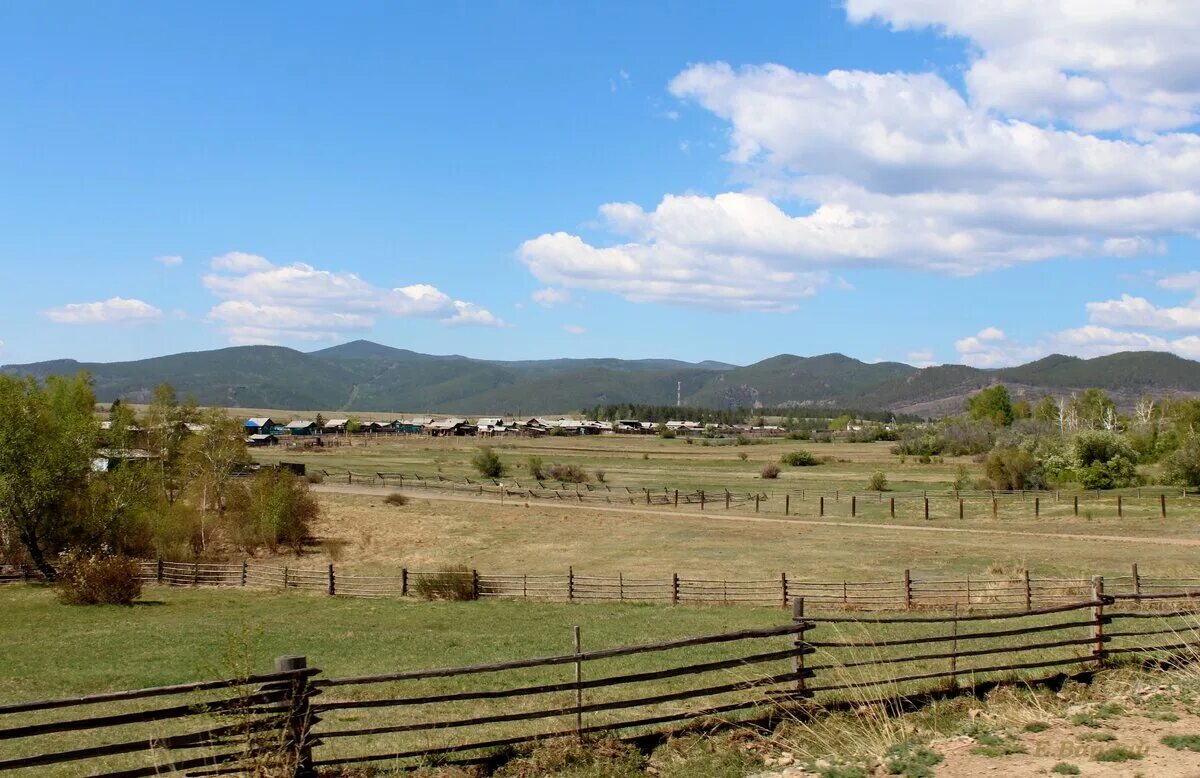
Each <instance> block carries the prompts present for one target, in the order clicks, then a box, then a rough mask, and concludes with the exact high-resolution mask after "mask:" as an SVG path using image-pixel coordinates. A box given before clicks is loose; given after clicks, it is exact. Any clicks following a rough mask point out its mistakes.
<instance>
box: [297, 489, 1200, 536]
mask: <svg viewBox="0 0 1200 778" xmlns="http://www.w3.org/2000/svg"><path fill="white" fill-rule="evenodd" d="M312 489H313V491H314V492H327V493H335V494H363V495H379V496H383V495H386V494H390V493H392V492H394V491H396V488H395V487H381V486H353V485H349V484H315V485H314V486H313V487H312ZM404 491H405V493H407V494H411V495H413V496H419V497H420V498H421V499H423V500H431V501H442V502H470V503H488V504H492V505H496V504H498V501H497V500H493V499H487V498H479V497H470V496H467V495H461V494H445V493H440V492H437V491H435V490H432V489H411V488H406V489H405V490H404ZM509 504H524V502H523V501H521V500H520V499H519V498H516V499H513V500H510V501H509ZM571 508H572V510H579V511H596V512H600V513H624V514H633V515H643V516H674V517H678V518H686V519H700V518H703V519H708V520H710V521H716V522H742V523H745V522H753V523H764V524H786V525H789V526H798V527H845V528H848V529H870V530H876V531H893V532H903V533H912V532H932V533H949V534H962V535H992V536H997V537H1026V538H1044V539H1046V540H1075V541H1079V540H1082V541H1088V542H1110V543H1132V544H1138V543H1141V544H1147V545H1158V546H1184V547H1196V548H1200V539H1192V538H1171V537H1136V536H1133V535H1104V534H1096V535H1085V534H1080V533H1062V532H1028V531H1023V530H1003V529H983V528H979V527H926V526H922V525H919V524H880V523H868V522H860V521H843V520H833V519H820V520H813V519H798V518H775V517H769V516H755V515H753V514H739V513H728V512H725V511H723V510H722V511H721V512H720V513H716V512H712V513H704V514H700V513H698V512H684V511H677V510H649V511H647V510H644V509H639V508H624V507H620V506H613V505H572V506H571Z"/></svg>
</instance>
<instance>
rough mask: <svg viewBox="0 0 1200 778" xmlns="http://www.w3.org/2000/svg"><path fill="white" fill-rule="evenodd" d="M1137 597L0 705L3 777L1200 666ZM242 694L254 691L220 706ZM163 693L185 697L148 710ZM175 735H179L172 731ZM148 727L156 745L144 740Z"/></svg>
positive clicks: (132, 769)
mask: <svg viewBox="0 0 1200 778" xmlns="http://www.w3.org/2000/svg"><path fill="white" fill-rule="evenodd" d="M1142 597H1143V599H1148V598H1153V599H1155V600H1157V601H1159V602H1162V603H1164V607H1163V609H1160V610H1159V611H1153V612H1151V611H1131V610H1129V609H1128V607H1127V606H1128V603H1129V602H1130V600H1131V597H1130V596H1129V595H1123V594H1118V595H1114V594H1111V593H1106V592H1105V588H1104V581H1103V580H1102V579H1100V578H1096V579H1093V580H1092V581H1090V582H1089V592H1088V596H1086V597H1084V598H1080V599H1076V600H1074V601H1072V602H1068V603H1064V604H1060V605H1056V606H1052V607H1044V608H1035V609H1033V610H1018V611H1009V612H1002V613H990V614H967V615H963V614H961V613H951V614H944V613H943V614H917V615H907V616H898V615H893V616H885V615H875V616H866V617H859V616H853V615H851V616H820V615H813V614H810V613H806V611H805V600H804V599H801V598H797V599H796V600H794V601H793V603H792V618H791V620H790V622H788V623H784V624H780V625H778V626H772V627H764V628H756V629H745V630H738V631H734V632H725V633H719V634H711V635H702V636H696V637H687V638H682V639H673V640H666V641H660V642H655V643H643V644H640V645H627V646H615V647H605V648H599V649H594V650H592V649H589V650H584V648H583V639H582V638H583V637H584V636H583V635H582V634H581V630H580V628H579V627H576V628H574V630H573V633H572V635H571V636H570V645H571V646H572V650H571V651H569V652H565V653H560V654H554V655H549V656H538V657H527V658H516V659H512V660H508V661H501V662H492V663H488V664H476V665H468V666H458V667H441V668H428V669H417V670H407V669H396V670H388V671H384V672H380V673H378V674H374V675H365V676H354V677H327V676H325V675H323V674H321V673H320V671H318V670H315V669H310V668H308V667H307V666H306V665H307V661H306V659H305V658H303V657H283V658H281V659H280V660H278V661H277V666H276V672H274V673H271V674H268V675H263V676H257V677H250V678H242V679H232V680H221V681H212V682H202V683H194V684H183V685H179V686H170V687H159V688H154V689H141V690H135V691H129V692H112V693H107V694H98V695H92V696H89V697H79V698H68V699H58V700H44V701H39V702H27V703H8V704H0V771H8V770H16V769H21V768H29V769H31V770H32V769H39V770H40V769H42V768H46V767H48V766H52V765H59V764H73V763H78V762H81V761H86V762H88V772H89V774H93V775H104V776H122V777H125V776H149V775H158V774H163V773H168V772H173V771H180V770H190V771H192V772H191V774H196V775H212V774H216V773H219V772H234V771H238V770H242V769H245V768H246V767H247V766H248V764H250V763H257V764H261V763H262V760H281V761H282V762H284V763H285V765H286V772H288V773H294V774H296V775H301V774H306V775H311V774H313V773H312V772H311V771H312V770H314V769H315V770H322V769H324V768H335V767H338V768H340V767H342V766H345V765H354V764H364V763H385V764H386V765H387V766H389V767H392V768H400V767H404V766H406V765H411V764H414V763H415V762H416V761H417V760H428V759H430V758H437V759H442V760H446V759H459V760H464V761H469V760H471V759H481V758H495V753H496V749H499V748H503V747H511V746H518V745H520V744H525V743H530V742H533V741H538V740H543V739H548V738H555V737H564V736H570V737H584V736H588V735H594V734H598V733H614V734H617V735H622V736H624V735H630V734H646V733H648V732H655V731H660V730H662V729H664V728H669V727H670V726H671V725H674V724H676V723H678V722H684V721H688V720H692V719H698V718H705V719H711V718H717V719H720V720H728V719H731V718H734V719H737V718H745V717H746V716H756V717H759V718H763V717H773V718H774V720H776V721H777V720H779V719H780V717H787V716H794V717H798V718H804V717H811V716H815V715H819V713H820V712H821V711H822V710H824V709H828V708H833V707H839V706H847V705H849V706H858V705H862V704H864V703H866V702H875V701H898V700H901V699H907V700H909V701H913V700H919V699H920V698H921V697H922V696H923V695H928V694H944V693H948V692H950V691H951V690H954V689H956V688H963V687H967V688H970V687H977V686H978V685H980V684H987V683H994V682H997V681H1004V680H1016V679H1021V680H1024V681H1037V680H1039V679H1044V678H1045V673H1046V672H1047V671H1052V672H1053V673H1055V674H1061V673H1071V674H1074V673H1079V672H1090V671H1093V670H1096V669H1098V668H1101V667H1103V666H1105V665H1107V664H1109V663H1112V662H1117V661H1131V660H1143V661H1145V662H1146V663H1147V666H1162V663H1163V662H1165V661H1182V660H1191V659H1192V658H1194V657H1195V656H1196V654H1195V650H1196V648H1197V647H1198V646H1200V635H1198V634H1197V630H1196V627H1197V621H1196V617H1197V615H1200V614H1198V613H1197V611H1195V610H1193V609H1191V608H1190V607H1187V606H1190V605H1193V604H1197V603H1200V592H1197V591H1180V592H1160V593H1157V594H1144V595H1142ZM564 637H566V636H564ZM397 661H398V663H400V664H401V665H402V664H403V660H402V658H397ZM234 688H237V689H242V690H243V693H242V694H241V695H238V696H232V697H229V696H224V694H225V692H226V691H227V690H230V689H234ZM214 692H218V693H220V694H219V696H217V697H216V698H213V697H212V696H211V695H212V694H213V693H214ZM203 694H208V695H210V696H209V697H206V698H204V699H198V698H196V697H195V696H196V695H203ZM164 696H172V697H176V698H178V697H180V696H183V697H184V698H185V700H186V701H184V702H181V703H177V704H173V705H167V706H160V705H157V704H156V703H149V704H146V701H147V700H152V699H155V698H159V697H164ZM130 703H134V704H135V706H134V707H132V708H130V707H126V708H123V709H121V710H120V711H119V712H114V710H113V708H112V706H113V705H115V704H121V705H126V706H129V705H130ZM139 703H141V704H139ZM100 706H103V707H100ZM88 711H90V713H89V712H88ZM97 712H98V714H99V715H97ZM48 714H54V715H52V716H51V715H48ZM63 714H65V715H66V716H67V717H69V718H64V716H63ZM239 717H240V718H239ZM231 718H234V719H238V720H235V721H233V722H232V723H231V721H230V719H231ZM196 720H199V721H198V722H197V721H196ZM189 721H191V722H193V723H192V724H190V725H189V724H187V722H189ZM168 722H184V725H182V726H184V729H183V730H181V731H180V734H163V732H164V731H165V730H166V726H167V723H168ZM148 724H152V725H153V726H154V732H155V733H156V734H154V735H153V736H152V737H146V736H145V734H144V732H140V731H136V728H137V727H143V728H144V727H145V726H146V725H148ZM187 726H192V727H193V729H187V728H186V727H187ZM197 727H199V728H197ZM99 739H103V740H104V741H105V742H103V743H96V742H95V741H96V740H99ZM112 740H117V741H118V742H115V743H114V742H108V741H112ZM16 752H20V753H19V754H18V753H16ZM274 769H275V771H274V772H273V773H272V774H282V772H283V771H281V770H280V769H279V768H274Z"/></svg>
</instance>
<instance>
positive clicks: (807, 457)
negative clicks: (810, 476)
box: [779, 449, 819, 467]
mask: <svg viewBox="0 0 1200 778" xmlns="http://www.w3.org/2000/svg"><path fill="white" fill-rule="evenodd" d="M779 461H780V462H782V463H783V464H785V465H790V466H792V467H815V466H816V465H818V464H819V462H818V461H817V458H816V457H815V456H813V455H812V453H811V452H809V451H805V450H804V449H799V450H797V451H789V452H788V453H786V454H784V455H783V456H782V457H780V458H779Z"/></svg>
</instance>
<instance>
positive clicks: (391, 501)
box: [383, 492, 408, 507]
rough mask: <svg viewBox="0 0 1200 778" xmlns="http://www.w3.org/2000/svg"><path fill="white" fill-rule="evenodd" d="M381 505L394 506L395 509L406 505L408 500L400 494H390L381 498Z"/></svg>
mask: <svg viewBox="0 0 1200 778" xmlns="http://www.w3.org/2000/svg"><path fill="white" fill-rule="evenodd" d="M383 504H384V505H395V506H397V507H398V506H401V505H408V498H407V497H405V496H404V495H403V494H401V493H400V492H392V493H391V494H389V495H388V496H387V497H384V498H383Z"/></svg>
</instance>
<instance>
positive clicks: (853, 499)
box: [850, 494, 858, 519]
mask: <svg viewBox="0 0 1200 778" xmlns="http://www.w3.org/2000/svg"><path fill="white" fill-rule="evenodd" d="M857 515H858V496H857V495H853V494H852V495H850V518H852V519H853V518H854V517H855V516H857Z"/></svg>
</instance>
